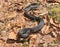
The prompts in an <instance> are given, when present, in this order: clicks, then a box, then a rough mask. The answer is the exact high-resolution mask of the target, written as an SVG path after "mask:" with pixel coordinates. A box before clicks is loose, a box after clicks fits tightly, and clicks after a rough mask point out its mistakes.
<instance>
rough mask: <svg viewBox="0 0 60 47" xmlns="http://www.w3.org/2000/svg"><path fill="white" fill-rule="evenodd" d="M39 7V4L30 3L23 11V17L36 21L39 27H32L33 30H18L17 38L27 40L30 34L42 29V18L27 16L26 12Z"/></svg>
mask: <svg viewBox="0 0 60 47" xmlns="http://www.w3.org/2000/svg"><path fill="white" fill-rule="evenodd" d="M38 6H39V4H37V3H32V4H30V5H28V6H27V7H26V8H25V9H24V11H25V12H24V16H25V17H27V18H29V19H31V20H34V19H35V20H36V21H38V22H39V25H38V26H36V27H34V28H23V29H21V30H19V32H18V34H17V36H18V38H27V37H28V36H29V35H30V34H31V33H36V32H38V31H39V30H41V29H42V27H43V26H44V21H43V19H42V18H40V17H36V16H33V15H31V14H28V12H29V11H30V10H32V9H36V8H37V7H38Z"/></svg>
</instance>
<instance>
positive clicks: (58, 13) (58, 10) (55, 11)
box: [48, 5, 60, 22]
mask: <svg viewBox="0 0 60 47" xmlns="http://www.w3.org/2000/svg"><path fill="white" fill-rule="evenodd" d="M48 11H49V13H48V14H49V16H50V17H54V18H56V20H58V21H59V22H60V6H58V5H56V6H53V8H52V7H51V6H50V8H48Z"/></svg>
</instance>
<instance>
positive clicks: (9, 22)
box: [0, 0, 60, 47]
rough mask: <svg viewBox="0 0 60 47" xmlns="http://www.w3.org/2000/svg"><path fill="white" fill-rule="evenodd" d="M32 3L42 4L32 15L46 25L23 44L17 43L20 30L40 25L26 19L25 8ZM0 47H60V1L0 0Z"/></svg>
mask: <svg viewBox="0 0 60 47" xmlns="http://www.w3.org/2000/svg"><path fill="white" fill-rule="evenodd" d="M31 3H41V5H40V6H39V7H38V8H37V10H34V11H31V12H30V13H31V14H33V15H35V16H36V17H41V18H42V19H43V20H44V23H45V25H44V27H43V28H42V29H41V30H40V31H39V32H38V33H36V34H31V35H29V37H28V38H26V39H24V40H23V41H24V42H23V43H22V42H19V43H17V42H16V41H15V40H16V38H17V33H18V31H19V30H20V29H22V28H28V27H29V28H33V27H35V26H37V25H38V24H37V21H31V20H29V19H28V18H26V17H24V8H25V7H26V6H28V5H29V4H31ZM50 23H51V24H52V25H50ZM15 25H16V26H15ZM40 32H41V33H42V34H43V35H42V34H40ZM50 32H52V35H53V36H52V35H51V34H49V33H50ZM28 40H29V42H28ZM0 47H60V1H59V0H57V2H54V0H53V1H51V2H50V3H49V2H47V1H46V0H0Z"/></svg>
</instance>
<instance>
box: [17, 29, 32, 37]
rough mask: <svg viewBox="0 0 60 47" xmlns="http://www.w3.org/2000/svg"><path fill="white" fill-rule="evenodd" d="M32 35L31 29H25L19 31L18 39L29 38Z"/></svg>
mask: <svg viewBox="0 0 60 47" xmlns="http://www.w3.org/2000/svg"><path fill="white" fill-rule="evenodd" d="M30 33H31V28H24V29H21V30H19V32H18V34H17V36H18V38H27V37H28V36H29V34H30Z"/></svg>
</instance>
